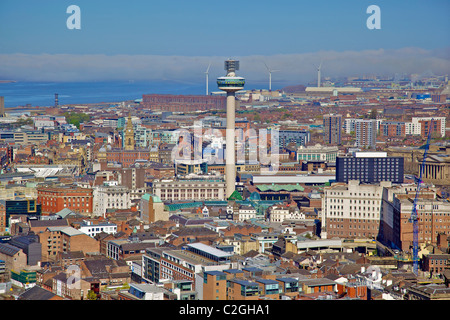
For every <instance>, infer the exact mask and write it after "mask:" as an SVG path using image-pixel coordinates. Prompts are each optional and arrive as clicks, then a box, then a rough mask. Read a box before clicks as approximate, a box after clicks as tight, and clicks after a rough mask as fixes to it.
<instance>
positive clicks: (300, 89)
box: [281, 84, 306, 93]
mask: <svg viewBox="0 0 450 320" xmlns="http://www.w3.org/2000/svg"><path fill="white" fill-rule="evenodd" d="M305 89H306V87H305V86H304V85H302V84H299V85H296V86H287V87H284V88H283V89H281V90H282V91H284V92H286V93H297V92H304V91H305Z"/></svg>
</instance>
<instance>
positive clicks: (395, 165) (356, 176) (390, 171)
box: [336, 152, 404, 183]
mask: <svg viewBox="0 0 450 320" xmlns="http://www.w3.org/2000/svg"><path fill="white" fill-rule="evenodd" d="M403 179H404V159H403V158H402V157H388V156H387V153H386V152H355V153H354V154H353V155H347V156H338V157H336V181H337V182H345V183H347V182H348V181H350V180H359V181H361V182H363V183H378V182H381V181H390V182H392V183H403Z"/></svg>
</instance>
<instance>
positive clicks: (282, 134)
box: [278, 130, 311, 148]
mask: <svg viewBox="0 0 450 320" xmlns="http://www.w3.org/2000/svg"><path fill="white" fill-rule="evenodd" d="M278 139H279V146H280V148H285V147H286V146H287V145H288V144H289V143H295V145H296V146H304V145H306V144H307V143H308V142H309V141H310V140H311V133H310V132H309V131H306V130H279V131H278Z"/></svg>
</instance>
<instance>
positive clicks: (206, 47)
mask: <svg viewBox="0 0 450 320" xmlns="http://www.w3.org/2000/svg"><path fill="white" fill-rule="evenodd" d="M73 4H75V5H77V6H79V8H80V26H81V29H79V30H71V29H68V28H67V26H66V22H67V20H68V19H69V17H70V16H71V15H70V14H68V13H66V10H67V8H68V7H69V6H70V5H73ZM372 4H375V5H378V6H379V7H380V10H381V16H380V19H381V29H378V30H370V29H368V28H367V25H366V21H367V19H368V18H369V17H370V14H368V13H366V10H367V8H368V7H369V6H370V5H372ZM221 5H222V4H212V3H206V2H204V1H195V2H189V4H187V3H184V2H181V1H170V2H164V3H156V2H148V1H135V2H133V3H127V4H126V5H125V4H123V3H120V2H113V3H111V2H108V3H106V2H101V1H100V2H95V3H92V2H86V1H76V3H73V2H72V1H61V2H58V4H57V5H56V4H55V3H54V2H51V1H41V2H39V3H34V2H30V1H20V2H12V1H3V2H2V4H1V5H0V8H1V9H2V10H1V11H0V18H1V19H0V21H1V22H0V35H1V37H2V39H3V43H4V45H3V46H2V48H0V61H2V62H0V78H2V79H12V80H19V81H103V80H136V81H139V80H159V79H160V80H179V81H195V82H198V81H200V80H203V79H204V72H205V70H206V69H207V67H208V65H209V63H211V70H210V76H211V78H210V79H213V78H215V77H217V76H219V75H220V74H221V73H222V72H223V65H222V63H223V60H225V59H227V58H233V59H238V60H240V61H241V64H242V68H243V69H245V73H246V76H247V79H248V81H253V82H262V81H266V82H267V83H268V81H269V74H268V72H267V69H266V67H265V65H264V64H267V65H268V66H269V67H270V68H271V69H277V70H280V71H279V72H277V73H275V74H274V75H273V80H272V81H273V85H274V87H275V88H276V87H277V86H278V87H279V84H280V82H282V83H283V84H300V83H302V84H305V83H307V82H312V81H315V79H316V67H315V66H317V65H318V64H319V63H320V62H321V61H323V68H322V79H326V78H327V77H338V76H352V75H362V74H378V75H394V74H417V75H418V76H419V77H420V76H422V75H432V74H436V75H443V74H446V73H450V47H449V45H448V41H446V40H447V38H448V37H447V30H449V28H450V23H449V22H448V19H446V16H445V14H446V12H448V9H449V6H450V5H449V4H448V3H443V2H438V1H434V2H432V4H430V3H429V2H428V3H427V4H425V3H421V2H419V1H413V2H411V1H409V2H395V3H391V2H387V1H377V2H376V3H372V2H369V1H346V2H345V3H335V2H332V1H322V2H320V3H310V2H306V3H301V4H300V3H298V2H293V1H283V2H281V3H279V2H277V3H270V2H266V1H263V2H260V1H259V2H252V1H250V2H245V3H238V2H234V1H231V2H228V6H229V7H230V8H232V9H231V10H232V11H233V15H231V16H232V18H230V17H231V16H230V17H228V15H229V13H228V10H227V9H226V8H222V6H221ZM286 8H289V10H288V9H286ZM419 13H420V16H419ZM230 30H232V31H233V32H230Z"/></svg>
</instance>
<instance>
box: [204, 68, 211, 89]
mask: <svg viewBox="0 0 450 320" xmlns="http://www.w3.org/2000/svg"><path fill="white" fill-rule="evenodd" d="M210 67H211V63H209V65H208V68H207V69H206V72H205V74H206V95H209V90H208V75H209V68H210Z"/></svg>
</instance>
